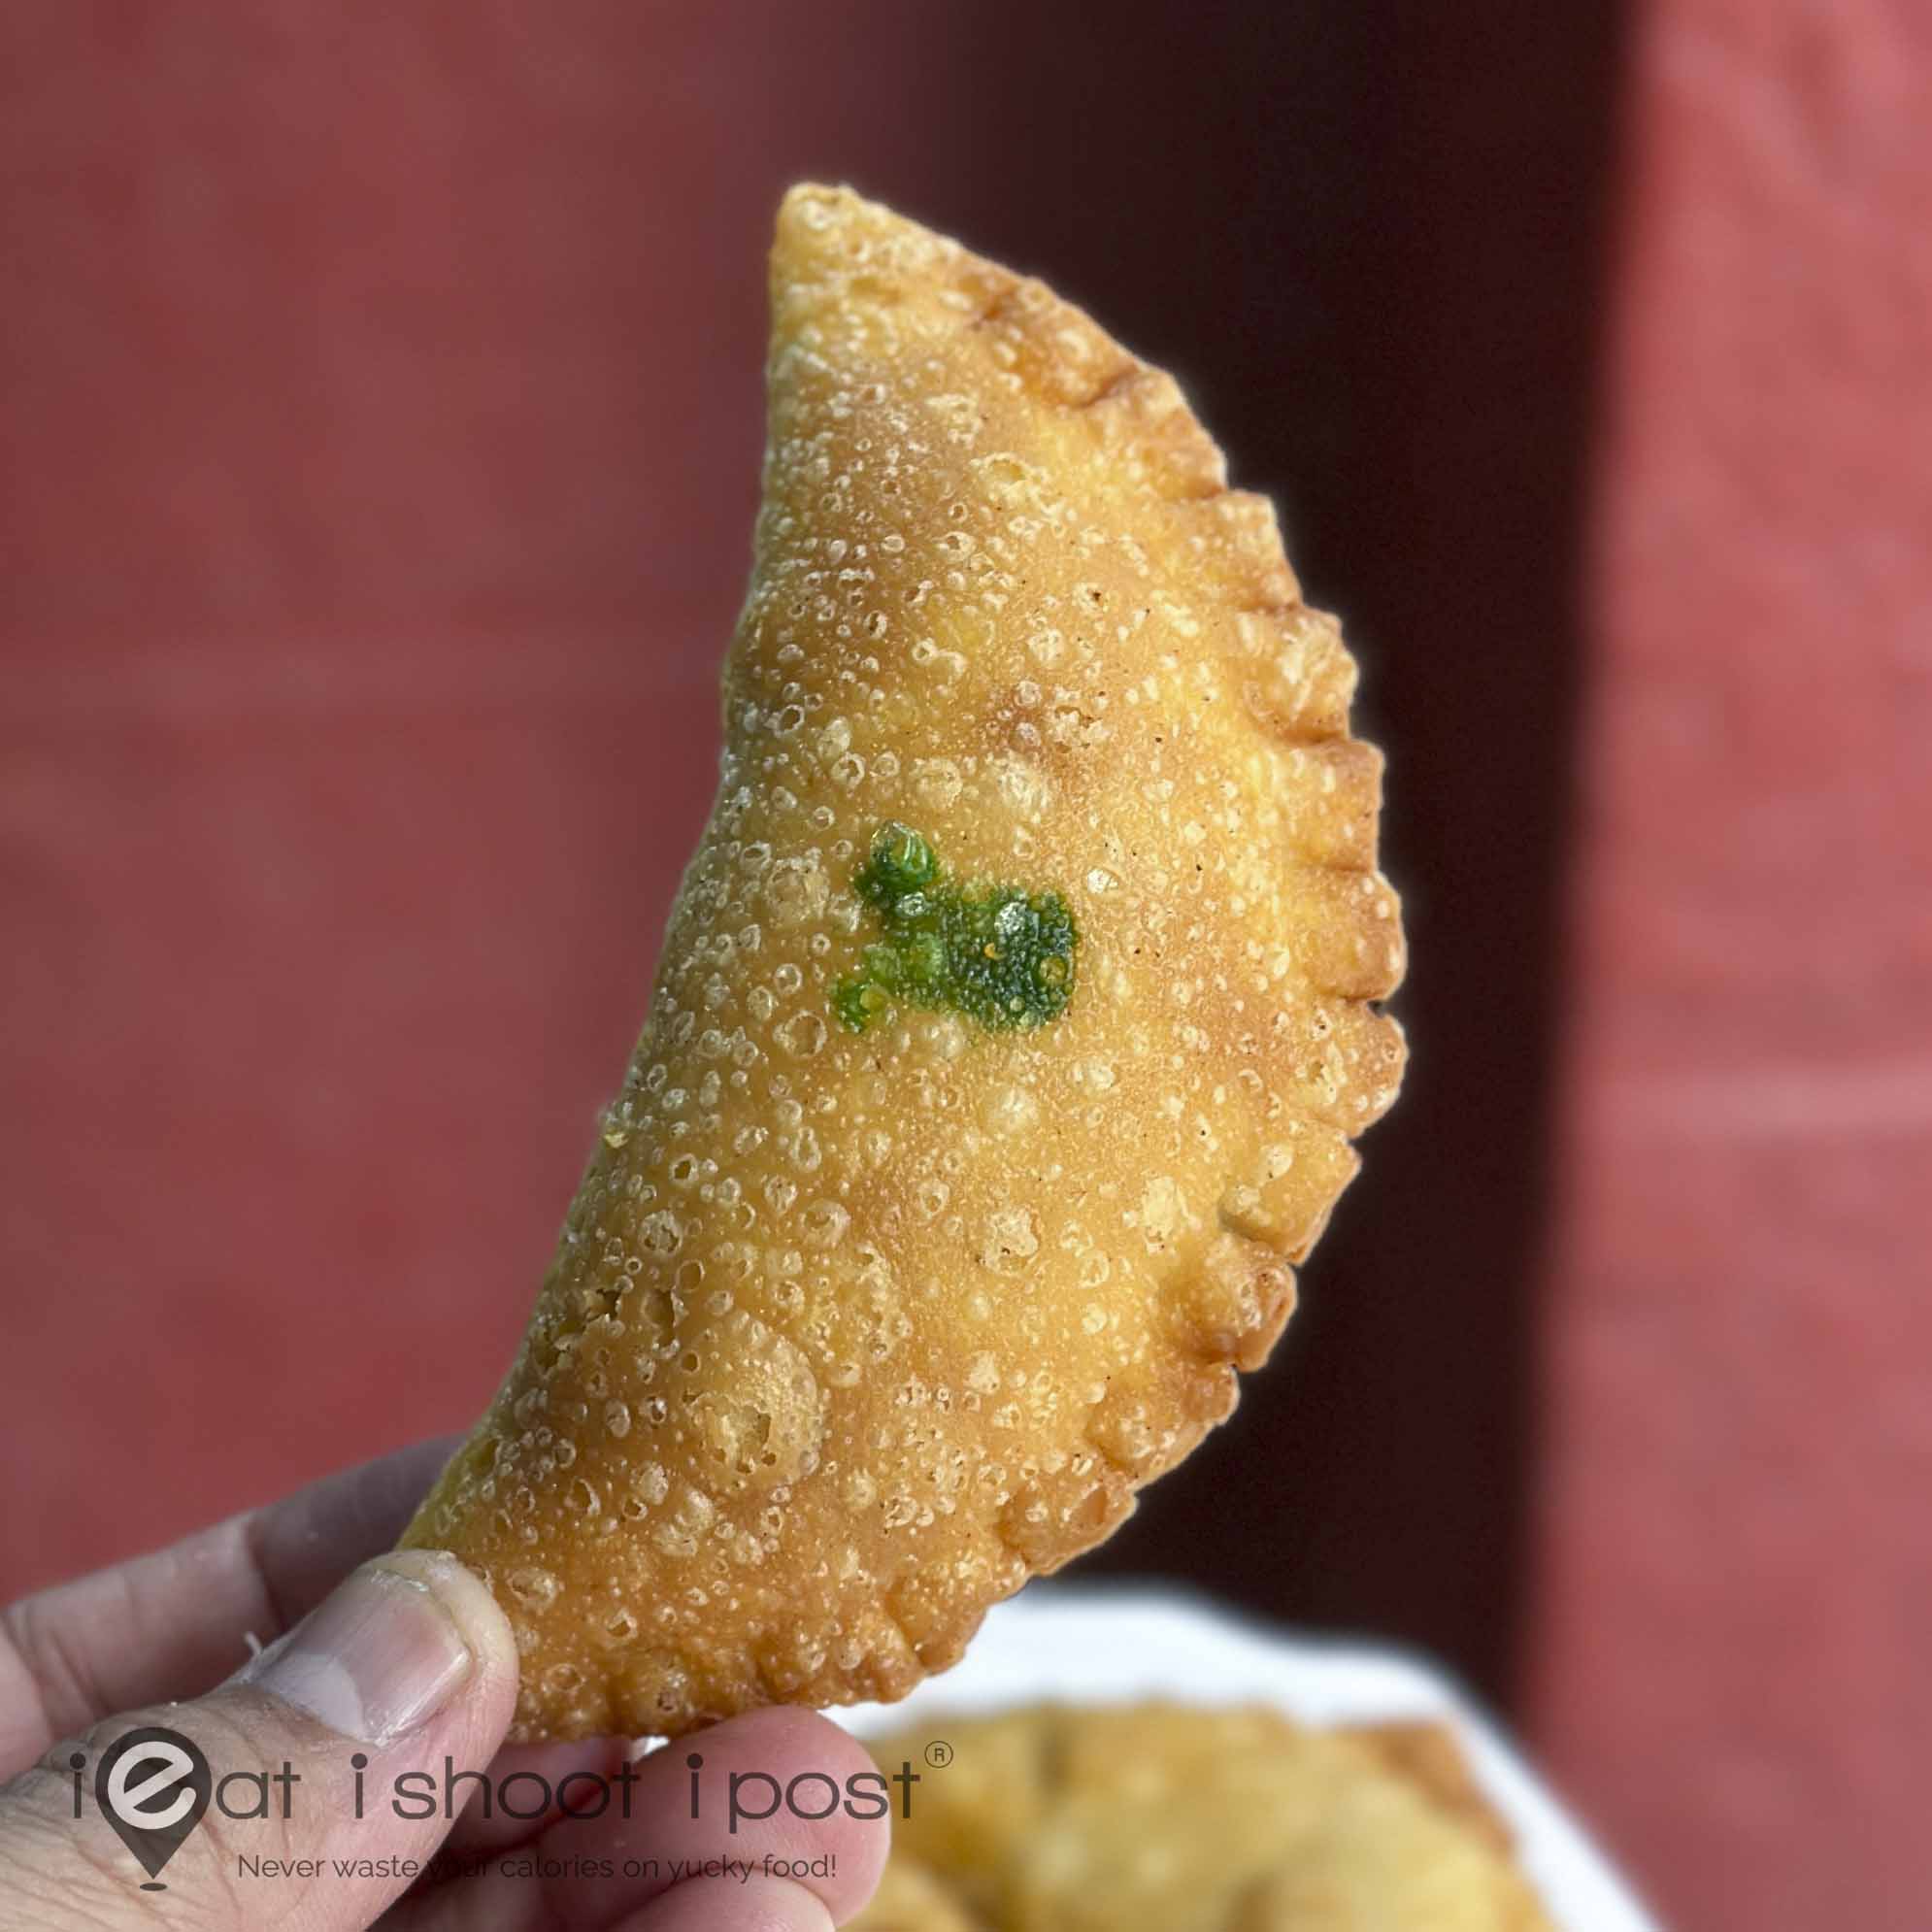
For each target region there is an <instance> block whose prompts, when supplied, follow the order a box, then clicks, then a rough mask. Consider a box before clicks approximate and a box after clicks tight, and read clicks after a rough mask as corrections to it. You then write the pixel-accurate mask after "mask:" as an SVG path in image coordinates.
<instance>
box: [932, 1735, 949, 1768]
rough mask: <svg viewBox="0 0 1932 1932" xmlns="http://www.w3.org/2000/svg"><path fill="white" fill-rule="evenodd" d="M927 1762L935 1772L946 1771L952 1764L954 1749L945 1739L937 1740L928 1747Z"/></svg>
mask: <svg viewBox="0 0 1932 1932" xmlns="http://www.w3.org/2000/svg"><path fill="white" fill-rule="evenodd" d="M926 1762H927V1763H928V1764H929V1765H931V1766H932V1768H933V1769H934V1770H935V1771H944V1770H945V1769H946V1767H947V1766H948V1765H949V1764H950V1763H951V1762H952V1747H951V1746H950V1745H949V1744H948V1743H947V1742H946V1740H945V1739H944V1738H935V1739H933V1741H932V1743H931V1744H929V1745H927V1746H926Z"/></svg>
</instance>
